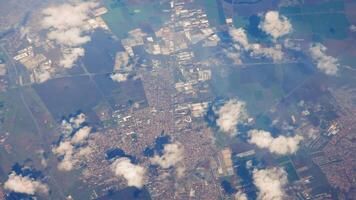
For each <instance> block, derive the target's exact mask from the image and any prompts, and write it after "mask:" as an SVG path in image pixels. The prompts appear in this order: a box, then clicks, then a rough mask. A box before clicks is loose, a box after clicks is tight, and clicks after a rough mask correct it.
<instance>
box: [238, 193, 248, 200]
mask: <svg viewBox="0 0 356 200" xmlns="http://www.w3.org/2000/svg"><path fill="white" fill-rule="evenodd" d="M235 200H248V199H247V196H246V194H245V193H243V192H241V191H238V192H237V193H236V194H235Z"/></svg>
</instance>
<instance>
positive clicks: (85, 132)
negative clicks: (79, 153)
mask: <svg viewBox="0 0 356 200" xmlns="http://www.w3.org/2000/svg"><path fill="white" fill-rule="evenodd" d="M90 132H91V127H89V126H84V127H82V128H80V129H79V130H78V131H77V132H75V134H74V135H73V137H72V139H71V143H72V144H79V143H81V142H83V141H85V140H86V139H87V138H88V137H89V134H90Z"/></svg>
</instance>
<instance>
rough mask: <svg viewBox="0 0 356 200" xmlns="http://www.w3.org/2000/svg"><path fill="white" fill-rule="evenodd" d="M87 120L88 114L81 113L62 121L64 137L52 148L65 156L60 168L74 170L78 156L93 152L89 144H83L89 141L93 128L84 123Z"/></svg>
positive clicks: (54, 151)
mask: <svg viewBox="0 0 356 200" xmlns="http://www.w3.org/2000/svg"><path fill="white" fill-rule="evenodd" d="M85 120H86V116H85V115H84V114H83V113H81V114H78V115H77V116H74V117H72V118H70V119H69V120H63V122H62V128H63V131H64V134H63V138H62V140H61V141H60V143H59V145H58V146H56V147H53V148H52V152H53V153H54V154H55V155H57V156H61V157H63V158H62V160H61V161H60V162H59V163H58V169H59V170H61V171H70V170H72V169H73V167H74V165H75V164H76V162H77V157H80V156H84V155H88V154H90V152H91V148H90V147H89V146H83V145H82V144H85V143H86V142H87V140H88V137H89V135H90V133H91V130H92V128H91V127H89V126H84V125H83V124H84V123H85ZM79 144H80V145H79ZM78 145H79V146H78Z"/></svg>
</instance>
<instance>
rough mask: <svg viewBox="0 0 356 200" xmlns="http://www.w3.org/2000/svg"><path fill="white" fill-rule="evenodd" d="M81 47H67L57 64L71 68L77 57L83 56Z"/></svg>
mask: <svg viewBox="0 0 356 200" xmlns="http://www.w3.org/2000/svg"><path fill="white" fill-rule="evenodd" d="M84 54H85V51H84V49H83V48H67V49H65V50H64V51H63V55H62V59H61V60H60V61H59V64H60V65H61V66H62V67H64V68H68V69H69V68H72V67H73V65H74V63H75V62H76V61H77V60H78V58H80V57H82V56H84Z"/></svg>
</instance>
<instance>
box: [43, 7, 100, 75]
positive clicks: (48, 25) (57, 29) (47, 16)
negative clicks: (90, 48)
mask: <svg viewBox="0 0 356 200" xmlns="http://www.w3.org/2000/svg"><path fill="white" fill-rule="evenodd" d="M97 6H98V3H95V2H78V3H66V4H61V5H57V6H52V7H48V8H46V9H44V10H43V11H42V15H43V18H42V21H41V26H42V28H44V29H47V30H49V31H48V34H47V38H48V39H50V40H53V41H55V42H56V43H57V44H59V45H61V46H64V47H65V48H67V49H68V48H73V49H72V50H69V53H68V52H64V53H63V57H62V59H61V61H60V65H61V66H63V67H65V68H71V67H72V66H73V65H74V63H75V61H76V60H77V59H78V58H79V57H81V56H83V55H84V49H82V48H79V46H81V45H83V44H85V43H87V42H88V41H90V36H89V35H88V34H87V32H88V31H89V29H90V27H89V25H88V23H87V20H88V19H89V18H90V17H89V12H90V10H91V9H93V8H95V7H97Z"/></svg>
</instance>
